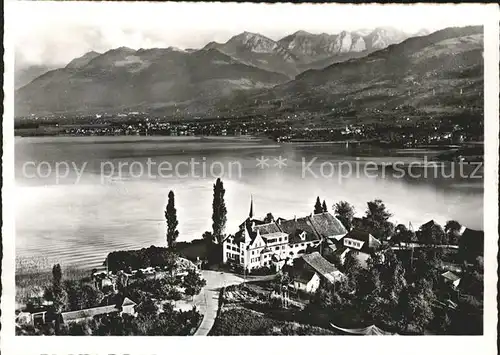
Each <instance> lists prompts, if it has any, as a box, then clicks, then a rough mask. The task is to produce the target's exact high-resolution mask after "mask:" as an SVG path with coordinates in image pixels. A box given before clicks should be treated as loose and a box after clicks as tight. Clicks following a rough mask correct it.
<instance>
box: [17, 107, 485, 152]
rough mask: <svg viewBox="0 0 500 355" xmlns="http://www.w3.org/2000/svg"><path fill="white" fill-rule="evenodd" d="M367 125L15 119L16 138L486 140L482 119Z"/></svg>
mask: <svg viewBox="0 0 500 355" xmlns="http://www.w3.org/2000/svg"><path fill="white" fill-rule="evenodd" d="M401 117H402V118H400V119H399V120H392V121H391V119H390V118H387V119H385V120H383V121H382V120H376V121H372V122H367V123H349V122H348V123H345V124H341V123H335V124H333V123H328V122H329V121H325V119H324V118H323V119H321V118H320V119H314V117H313V116H311V115H306V114H304V113H299V114H292V113H290V114H281V115H279V116H273V117H267V115H265V116H255V117H252V116H249V117H238V118H221V117H216V118H213V119H207V118H203V119H201V118H197V119H196V118H195V119H188V118H186V119H182V120H172V119H168V118H166V117H154V116H152V115H149V114H146V113H140V112H128V113H123V114H113V115H111V114H105V113H103V114H95V115H82V116H64V115H62V116H53V115H52V116H48V117H45V116H40V117H38V116H33V117H23V118H19V119H17V120H16V124H15V134H16V135H19V136H124V135H135V136H245V135H251V136H258V137H265V138H269V139H272V140H273V141H275V142H308V141H309V142H329V141H355V142H370V143H374V144H382V145H387V146H394V147H419V146H425V145H451V144H459V145H462V144H477V143H482V142H483V139H484V133H483V119H482V118H481V119H470V117H469V116H467V115H462V116H460V117H455V116H454V117H440V118H433V117H426V118H425V119H424V118H422V119H418V120H415V119H414V118H412V119H411V120H410V118H409V117H408V119H407V118H406V117H405V115H404V114H402V115H401Z"/></svg>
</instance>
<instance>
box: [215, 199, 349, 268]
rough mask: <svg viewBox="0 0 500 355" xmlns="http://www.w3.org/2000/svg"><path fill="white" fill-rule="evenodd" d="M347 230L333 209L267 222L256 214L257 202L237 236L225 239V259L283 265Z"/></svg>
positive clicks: (248, 264) (255, 264) (245, 263)
mask: <svg viewBox="0 0 500 355" xmlns="http://www.w3.org/2000/svg"><path fill="white" fill-rule="evenodd" d="M345 234H347V230H346V229H345V228H344V226H343V225H342V223H340V221H339V220H338V219H336V218H335V217H334V216H333V215H331V214H330V213H329V212H324V213H319V214H311V215H309V216H306V217H301V218H294V219H289V220H286V219H283V218H278V219H276V220H275V221H271V222H265V221H262V220H258V219H254V218H253V204H252V203H251V205H250V215H249V217H248V218H247V219H246V220H245V221H244V222H243V223H242V224H241V225H240V226H239V231H238V232H237V233H236V234H235V235H234V236H229V237H228V238H226V239H225V240H224V242H223V262H224V263H228V262H233V263H236V264H239V265H241V266H243V267H244V268H246V269H247V270H251V269H253V268H256V267H263V266H269V267H270V266H271V265H273V264H278V265H281V266H282V265H283V263H284V261H285V260H286V259H287V258H288V259H295V258H298V257H300V256H302V255H304V254H305V251H306V248H307V247H309V246H317V245H319V243H321V241H322V240H324V239H331V240H332V241H338V240H340V239H341V238H342V237H343V236H344V235H345Z"/></svg>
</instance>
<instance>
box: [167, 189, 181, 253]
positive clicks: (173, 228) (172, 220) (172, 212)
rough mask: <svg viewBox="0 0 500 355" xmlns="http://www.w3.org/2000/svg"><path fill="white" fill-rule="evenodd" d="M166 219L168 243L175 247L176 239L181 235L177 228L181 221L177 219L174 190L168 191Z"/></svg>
mask: <svg viewBox="0 0 500 355" xmlns="http://www.w3.org/2000/svg"><path fill="white" fill-rule="evenodd" d="M165 219H166V220H167V245H168V247H169V248H173V247H174V246H175V241H176V240H177V237H178V236H179V231H178V230H177V226H178V225H179V222H178V221H177V210H176V209H175V196H174V192H173V191H170V192H169V193H168V203H167V208H166V209H165Z"/></svg>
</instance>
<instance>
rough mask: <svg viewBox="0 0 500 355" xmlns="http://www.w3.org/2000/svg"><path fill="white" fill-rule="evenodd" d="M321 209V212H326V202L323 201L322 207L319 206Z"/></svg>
mask: <svg viewBox="0 0 500 355" xmlns="http://www.w3.org/2000/svg"><path fill="white" fill-rule="evenodd" d="M321 208H322V209H323V212H328V207H326V201H325V200H323V205H322V206H321Z"/></svg>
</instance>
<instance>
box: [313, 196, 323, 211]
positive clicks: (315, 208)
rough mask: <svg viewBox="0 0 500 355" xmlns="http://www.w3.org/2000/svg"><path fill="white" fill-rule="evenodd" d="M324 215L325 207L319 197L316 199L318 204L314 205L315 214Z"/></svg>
mask: <svg viewBox="0 0 500 355" xmlns="http://www.w3.org/2000/svg"><path fill="white" fill-rule="evenodd" d="M318 213H323V206H322V205H321V201H320V200H319V196H318V197H316V203H315V204H314V214H318Z"/></svg>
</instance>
